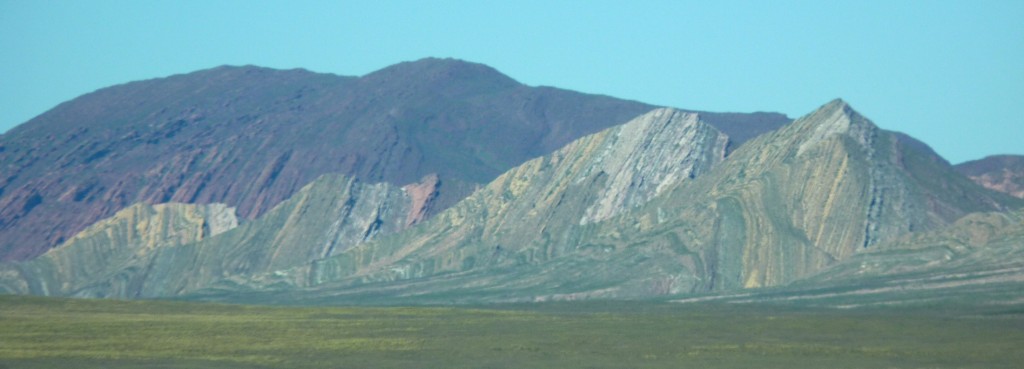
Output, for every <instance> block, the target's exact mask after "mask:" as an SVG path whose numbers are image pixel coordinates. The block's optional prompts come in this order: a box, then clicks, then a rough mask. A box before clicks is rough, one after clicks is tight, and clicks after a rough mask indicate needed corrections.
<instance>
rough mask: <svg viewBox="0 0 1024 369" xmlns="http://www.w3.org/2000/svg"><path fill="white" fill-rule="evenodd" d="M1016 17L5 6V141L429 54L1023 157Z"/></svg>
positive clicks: (272, 5) (263, 5)
mask: <svg viewBox="0 0 1024 369" xmlns="http://www.w3.org/2000/svg"><path fill="white" fill-rule="evenodd" d="M684 3H686V4H684ZM1021 19H1024V2H1020V1H984V2H966V1H961V2H936V1H900V2H887V1H869V2H844V3H835V2H789V1H771V2H713V3H707V2H697V3H692V4H690V3H688V2H679V1H664V2H656V1H647V2H642V3H640V4H636V3H628V4H627V3H617V2H616V3H612V2H584V1H563V2H555V3H552V2H547V1H516V2H504V3H500V4H495V3H494V2H465V1H462V2H457V1H451V2H445V1H441V2H422V1H387V2H320V1H308V2H302V3H299V4H295V3H293V2H284V1H263V2H258V3H253V2H248V1H216V2H206V1H180V2H159V3H153V2H137V1H76V2H30V1H10V0H0V132H6V131H7V130H9V129H10V128H11V127H13V126H15V125H17V124H21V123H23V122H25V121H27V120H29V119H31V118H32V117H34V116H36V115H39V114H41V113H43V112H44V111H46V110H49V109H51V108H53V107H54V106H56V105H57V104H59V103H61V102H64V101H67V100H70V99H72V98H74V97H76V96H80V95H82V94H85V93H88V92H91V91H93V90H96V89H99V88H102V87H107V86H110V85H114V84H119V83H124V82H129V81H134V80H141V79H149V78H155V77H163V76H168V75H171V74H178V73H186V72H191V71H195V70H199V69H204V68H210V67H214V66H217V65H224V64H230V65H245V64H253V65H260V66H266V67H272V68H300V67H301V68H306V69H310V70H313V71H317V72H328V73H335V74H339V75H347V76H358V75H364V74H366V73H369V72H372V71H374V70H377V69H380V68H383V67H386V66H388V65H392V64H394V63H397V62H400V61H407V60H416V59H420V58H422V57H427V56H437V57H456V58H460V59H465V60H469V61H474V62H479V63H484V64H487V65H490V66H492V67H494V68H496V69H498V70H499V71H501V72H503V73H505V74H507V75H509V76H511V77H512V78H515V79H517V80H518V81H520V82H523V83H525V84H529V85H550V86H556V87H561V88H566V89H572V90H578V91H582V92H588V93H600V94H607V95H611V96H615V97H620V98H626V99H634V100H639V101H642V102H645V103H649V104H655V105H667V106H674V107H680V108H687V109H699V110H711V111H741V112H750V111H777V112H781V113H785V114H788V115H789V116H793V117H795V116H799V115H801V114H803V113H805V112H807V111H811V110H812V109H814V108H815V107H816V106H818V105H820V104H821V103H822V102H824V101H828V100H829V99H832V98H837V97H841V98H843V99H845V100H846V101H849V102H851V103H852V104H855V105H856V106H857V107H858V108H859V109H860V110H861V111H863V112H865V113H866V114H868V115H869V118H871V119H872V120H873V121H874V122H876V123H877V124H878V125H880V126H881V127H883V128H886V129H891V130H898V131H903V132H906V133H909V134H911V135H913V136H914V137H917V138H919V139H921V140H923V141H925V142H926V143H928V144H929V145H931V146H932V147H934V148H935V149H936V150H937V151H938V152H939V153H940V154H941V155H943V156H944V157H945V158H946V159H948V160H949V161H951V162H954V163H957V162H962V161H966V160H970V159H977V158H981V157H984V156H987V155H991V154H1024V145H1021V144H1020V142H1021V137H1024V125H1022V123H1024V122H1022V121H1021V118H1020V113H1019V108H1020V102H1021V101H1022V98H1024V68H1021V66H1022V65H1024V44H1022V40H1024V22H1021V21H1020V20H1021Z"/></svg>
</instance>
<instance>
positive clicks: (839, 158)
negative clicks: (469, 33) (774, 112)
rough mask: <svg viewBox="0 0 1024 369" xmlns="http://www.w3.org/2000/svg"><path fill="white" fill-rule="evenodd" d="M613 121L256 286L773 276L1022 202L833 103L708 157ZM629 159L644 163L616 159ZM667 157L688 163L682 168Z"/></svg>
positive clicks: (587, 290)
mask: <svg viewBox="0 0 1024 369" xmlns="http://www.w3.org/2000/svg"><path fill="white" fill-rule="evenodd" d="M664 113H665V112H664V111H662V112H660V114H664ZM657 114H659V112H655V113H652V114H651V115H648V116H647V118H646V119H648V121H650V120H649V118H651V117H653V116H657ZM643 121H644V119H640V120H637V121H634V122H633V123H630V124H638V123H637V122H643ZM667 121H674V122H676V123H677V124H678V123H679V122H682V121H686V119H681V120H679V119H676V120H673V119H669V120H665V121H662V122H667ZM630 124H627V125H626V126H623V127H622V128H618V130H621V131H626V130H628V128H625V127H628V126H630ZM669 126H671V125H669ZM676 127H677V128H679V129H676V130H671V131H672V132H686V131H689V130H692V129H697V130H698V131H699V130H700V129H699V128H697V127H700V125H686V124H680V125H678V126H676ZM683 127H687V128H683ZM614 131H615V129H613V130H609V131H606V132H603V133H601V134H599V135H595V136H591V137H589V138H584V139H582V140H580V141H577V142H575V143H573V144H570V145H569V146H567V147H566V148H565V149H563V150H559V151H557V152H556V153H554V154H552V155H550V156H548V157H545V158H542V159H538V160H534V161H530V162H527V163H526V164H524V165H523V166H520V167H518V168H516V169H513V170H511V171H509V172H508V173H506V174H505V175H503V176H501V177H499V178H498V179H497V180H495V181H494V182H492V183H491V184H489V185H488V186H487V187H485V188H484V189H483V190H481V191H479V192H477V193H476V194H474V195H473V196H471V197H470V198H468V199H466V200H465V201H463V202H461V203H459V204H458V205H456V206H454V207H452V208H451V209H449V210H447V211H445V212H444V213H442V214H440V215H439V216H438V217H436V218H435V219H432V220H430V221H427V222H424V223H422V224H421V225H420V226H418V227H415V228H413V229H410V230H409V231H406V232H403V233H400V234H397V235H394V236H390V237H384V238H381V239H380V240H378V241H374V242H371V243H367V244H364V245H361V246H358V247H355V248H353V249H351V250H349V251H348V252H345V253H342V254H339V255H337V256H335V257H332V258H328V259H325V260H321V261H317V262H315V263H313V264H311V265H310V266H309V267H306V268H298V269H295V270H292V271H291V274H290V275H289V276H288V277H287V278H277V279H271V280H272V281H273V283H263V284H261V285H258V286H255V287H253V288H254V289H255V290H260V289H262V290H264V291H268V290H269V291H271V292H266V293H265V294H263V295H262V296H274V293H275V292H272V291H274V290H275V289H276V290H278V291H294V288H295V286H299V287H302V288H304V289H305V290H304V291H305V292H304V294H300V295H289V296H304V297H302V298H306V299H311V300H315V301H360V299H367V298H371V299H379V300H380V301H388V302H396V301H435V302H442V301H447V302H450V301H481V300H485V301H523V300H543V299H579V298H596V297H605V298H608V297H612V298H641V297H650V296H652V295H660V294H678V293H690V292H708V291H726V290H735V289H743V288H757V287H770V286H782V285H786V284H788V283H791V282H793V281H796V280H800V279H801V278H805V277H808V276H810V275H813V274H815V273H817V272H819V271H821V270H823V269H825V268H827V267H830V266H832V265H835V264H837V263H839V262H841V261H843V260H847V259H849V258H851V257H853V256H854V255H857V254H858V253H861V252H864V251H865V250H870V249H872V248H874V247H876V246H877V245H880V244H885V243H887V242H893V241H894V240H897V239H900V238H901V237H904V236H906V235H909V234H913V233H917V232H926V231H931V230H938V229H941V228H943V227H947V226H949V225H950V224H953V223H954V222H955V221H956V220H957V219H959V218H961V217H963V216H965V215H967V214H969V213H972V212H979V211H1005V210H1009V209H1012V208H1018V207H1020V206H1022V205H1024V202H1022V201H1020V200H1019V199H1015V198H1012V197H1009V196H1006V195H1004V194H1000V193H996V192H993V191H989V190H987V189H984V188H982V187H980V186H978V185H977V184H975V183H973V182H971V181H969V180H967V179H966V178H964V177H963V176H961V175H959V174H957V173H956V172H954V171H953V169H952V167H951V166H950V165H949V164H948V163H947V162H945V161H944V160H942V159H941V158H940V157H938V156H937V155H934V153H933V152H931V150H930V149H928V148H927V146H925V145H923V144H921V143H920V142H918V141H915V140H913V139H911V138H909V137H907V136H905V135H902V134H899V133H895V132H887V131H884V130H881V129H879V128H878V127H876V126H875V125H874V124H872V123H871V122H870V121H869V120H867V119H866V118H864V117H863V116H862V115H860V114H858V113H857V112H856V111H854V110H853V109H852V108H851V107H850V106H849V105H847V104H846V103H845V102H843V101H841V100H836V101H833V102H830V103H828V104H826V105H824V106H822V107H821V108H820V109H818V110H817V111H815V112H813V113H811V114H809V115H807V116H804V117H803V118H801V119H799V120H797V121H796V122H794V123H792V124H790V125H788V126H786V127H783V128H782V129H779V130H777V131H775V132H772V133H769V134H767V135H763V136H760V137H758V138H756V139H754V140H751V141H750V142H748V143H747V144H745V145H744V146H742V147H740V148H739V149H737V150H736V151H735V152H734V153H733V154H732V155H730V156H729V157H728V158H726V159H725V160H724V161H721V162H720V163H718V164H714V163H715V162H716V160H717V159H714V158H718V157H719V155H720V154H718V153H721V146H719V145H720V143H721V142H722V140H721V136H718V135H717V134H705V135H689V136H686V137H688V138H687V139H686V140H680V141H675V142H677V143H680V144H678V145H675V146H666V145H647V144H626V143H636V142H662V140H660V139H657V138H656V137H657V136H658V134H659V133H660V132H667V131H669V130H665V131H657V130H643V129H641V130H636V131H635V132H638V133H640V134H639V136H634V135H623V134H621V133H612V132H614ZM641 136H642V137H644V138H642V139H635V138H636V137H641ZM598 137H602V138H600V139H598ZM612 138H625V139H621V140H614V139H612ZM671 141H672V140H666V141H665V142H671ZM596 143H602V144H604V143H607V146H597V147H595V146H592V145H593V144H596ZM619 143H623V144H626V146H625V148H626V149H625V151H623V152H621V153H619V154H616V156H615V158H616V159H615V160H608V161H607V162H606V160H607V159H606V158H607V157H605V156H602V155H601V153H603V152H610V151H612V150H619V148H618V147H617V146H616V145H617V144H619ZM711 143H715V144H711ZM669 147H672V148H671V149H669ZM629 148H633V149H629ZM634 150H635V151H634ZM661 150H668V151H667V152H672V153H674V154H671V153H666V152H665V151H661ZM711 153H715V154H711ZM634 154H635V155H634ZM632 157H637V158H646V159H644V160H643V161H640V162H634V163H630V164H628V165H623V166H618V165H617V164H618V162H617V161H616V160H618V159H620V158H632ZM655 158H657V159H655ZM685 158H708V159H709V160H693V161H689V160H686V159H685ZM670 159H671V160H672V161H673V162H674V163H691V164H690V167H689V168H692V171H691V169H686V168H687V167H685V166H683V165H680V166H678V167H676V166H673V165H672V164H670V163H665V160H670ZM577 163H586V164H582V165H578V164H577ZM662 164H665V165H662ZM605 165H608V166H605ZM680 167H682V168H680ZM709 167H710V168H711V169H710V170H706V171H705V170H703V169H699V168H709ZM613 168H630V169H629V170H626V171H625V172H623V171H621V170H619V171H616V169H613ZM636 168H643V169H650V170H651V172H643V169H640V170H638V171H637V172H633V170H637V169H636ZM668 168H672V169H668ZM673 170H674V171H675V172H673ZM581 173H584V174H585V175H581ZM672 173H674V174H672ZM686 173H691V174H693V176H694V177H695V178H693V179H689V177H690V175H686ZM678 178H686V179H687V180H676V179H678ZM649 181H652V182H649ZM659 181H661V182H659ZM623 183H630V185H628V186H622V185H621V184H623ZM574 185H575V186H578V187H574ZM624 188H625V189H628V191H627V192H625V193H624V192H622V191H621V190H622V189H624ZM632 196H635V197H632ZM606 204H607V205H609V206H607V207H605V205H606ZM605 209H612V210H611V211H607V212H606V211H605ZM274 283H276V287H272V286H271V285H272V284H274ZM206 296H212V295H206ZM221 296H223V294H222V295H221Z"/></svg>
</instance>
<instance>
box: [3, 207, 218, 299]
mask: <svg viewBox="0 0 1024 369" xmlns="http://www.w3.org/2000/svg"><path fill="white" fill-rule="evenodd" d="M234 210H235V209H234V208H230V207H227V206H226V205H224V204H209V205H189V204H174V203H172V204H158V205H145V204H136V205H133V206H130V207H127V208H125V209H123V210H121V211H119V212H117V214H115V215H114V216H113V217H111V218H108V219H104V220H103V221H100V222H98V223H96V224H94V225H92V226H90V227H89V228H86V229H85V230H84V231H82V232H80V233H78V234H77V235H75V236H74V237H72V238H71V239H69V240H68V241H67V242H65V243H64V244H62V245H61V246H60V247H57V248H55V249H53V250H50V251H49V252H47V253H46V254H43V255H42V256H40V257H38V258H36V259H34V260H32V261H30V262H25V263H21V264H17V263H7V264H2V265H0V289H2V290H4V291H6V292H12V293H32V294H39V295H70V296H93V294H92V293H91V292H90V291H89V289H90V288H91V286H90V285H92V284H95V283H96V282H97V281H102V282H103V284H104V286H103V288H104V289H106V290H109V291H111V292H110V293H109V294H104V295H103V296H119V297H135V296H136V295H135V294H133V292H134V291H133V289H134V286H133V285H132V282H133V278H131V276H130V275H131V274H132V273H145V272H146V268H145V266H146V265H145V260H147V259H148V258H149V257H150V256H151V255H153V254H154V253H156V252H157V250H159V249H162V248H168V247H176V246H180V245H184V244H187V243H192V242H196V241H201V240H204V239H208V238H210V237H214V236H217V235H219V234H222V233H224V232H227V231H230V230H232V229H234V228H235V227H237V226H238V219H237V218H236V217H235V212H234ZM136 267H138V268H140V269H138V270H132V269H134V268H136Z"/></svg>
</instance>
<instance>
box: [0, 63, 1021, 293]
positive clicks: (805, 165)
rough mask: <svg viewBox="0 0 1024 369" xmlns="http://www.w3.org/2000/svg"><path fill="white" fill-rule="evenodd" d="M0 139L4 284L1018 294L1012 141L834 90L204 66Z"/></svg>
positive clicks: (24, 289)
mask: <svg viewBox="0 0 1024 369" xmlns="http://www.w3.org/2000/svg"><path fill="white" fill-rule="evenodd" d="M76 132H77V133H76ZM0 163H3V164H4V167H5V168H12V169H11V171H10V172H9V173H11V174H10V175H7V174H6V173H8V172H5V177H6V179H4V181H5V182H3V183H2V184H0V191H3V192H0V196H2V198H0V199H2V200H0V216H2V217H0V232H2V233H0V235H2V236H3V238H2V239H3V240H4V244H3V245H2V246H0V247H3V248H4V249H3V250H5V251H4V254H3V256H4V257H5V258H6V259H8V260H11V261H10V262H7V263H3V264H0V291H6V292H8V293H22V294H25V293H28V294H41V295H64V296H79V297H116V298H170V297H173V298H185V299H204V300H218V301H233V302H263V303H295V304H307V303H308V304H313V303H361V302H367V303H452V302H464V303H476V302H516V301H544V300H571V299H590V298H615V299H634V298H652V297H659V296H660V297H666V296H717V297H709V298H720V299H731V300H732V301H742V300H744V299H753V298H754V297H751V296H753V294H756V293H762V294H761V295H759V296H760V297H758V298H764V299H771V298H791V299H806V300H815V301H817V300H816V299H818V300H820V299H825V300H829V299H832V300H835V299H834V297H835V296H857V295H858V294H868V293H867V292H864V290H863V288H868V287H866V286H874V287H871V288H874V289H872V291H876V292H877V291H893V290H898V289H900V288H905V287H906V286H908V285H914V286H918V287H920V288H919V290H921V291H939V290H944V289H946V288H954V287H955V288H956V289H957V291H962V290H966V291H974V292H977V291H980V290H984V288H988V287H991V288H993V289H992V291H996V292H997V293H998V294H1000V296H1003V297H1004V299H1003V300H1002V301H1019V298H1020V297H1022V296H1019V292H1015V291H1019V290H1020V289H1019V288H1015V287H1016V286H1019V283H1020V282H1021V281H1024V268H1022V267H1020V259H1019V256H1018V254H1020V252H1021V250H1024V244H1022V243H1021V240H1022V238H1021V237H1022V236H1021V234H1020V229H1022V228H1024V227H1022V219H1024V218H1022V217H1021V215H1020V211H1019V210H1016V209H1020V208H1022V207H1024V200H1022V199H1021V198H1019V197H1014V196H1011V195H1017V196H1019V195H1020V194H1019V193H1017V192H1014V191H1015V188H1016V189H1018V190H1019V187H1013V186H1012V184H1013V183H1015V181H1016V182H1019V181H1018V180H1019V179H1020V178H1022V176H1021V175H1020V174H1021V173H1022V171H1021V170H1020V166H1019V165H1018V166H1014V165H1015V164H1014V163H1017V164H1019V163H1020V162H1019V161H1013V160H1012V158H1010V159H1006V160H1002V159H1000V160H996V161H995V162H994V163H993V159H987V161H985V162H984V163H982V164H978V163H965V164H962V165H959V166H955V167H954V166H953V165H951V164H950V163H948V162H947V161H946V160H944V159H943V158H942V157H941V156H939V155H938V154H936V153H935V152H934V151H932V150H931V149H930V148H929V147H928V146H927V145H926V144H924V143H922V142H920V141H918V140H915V139H913V138H912V137H910V136H907V135H905V134H901V133H898V132H891V131H886V130H883V129H880V128H878V127H877V126H876V125H875V124H874V123H873V122H871V121H870V120H869V119H867V118H866V117H865V116H863V115H861V114H860V113H859V112H857V111H856V110H854V109H853V108H852V107H851V106H850V104H848V103H847V102H845V101H842V100H838V99H837V100H833V101H831V102H828V103H826V104H824V105H823V106H821V107H820V108H818V109H817V110H815V111H813V112H810V113H808V114H807V115H804V116H803V117H801V118H799V119H796V120H795V121H791V120H790V119H789V118H787V117H785V116H784V115H781V114H775V113H753V114H740V113H707V112H700V111H690V110H680V109H673V108H658V107H653V106H650V105H646V104H642V103H638V102H632V101H624V100H618V99H614V98H610V97H605V96H594V95H586V94H580V93H576V92H572V91H565V90H558V89H554V88H547V87H528V86H524V85H521V84H519V83H517V82H515V81H514V80H512V79H510V78H508V77H506V76H504V75H501V74H500V73H498V72H496V71H494V70H493V69H491V68H489V67H486V66H483V65H479V64H473V63H467V62H462V61H457V60H441V59H424V60H420V61H416V62H410V63H403V64H399V65H396V66H392V67H388V68H385V69H383V70H381V71H378V72H374V73H371V74H369V75H366V76H363V77H358V78H351V77H337V76H331V75H320V74H315V73H311V72H306V71H301V70H294V71H274V70H268V69H262V68H255V67H242V68H217V69H213V70H207V71H200V72H196V73H192V74H187V75H181V76H173V77H169V78H166V79H159V80H151V81H143V82H135V83H130V84H126V85H122V86H115V87H112V88H108V89H104V90H100V91H97V92H95V93H93V94H89V95H85V96H83V97H81V98H78V99H75V100H73V101H70V102H68V103H65V104H62V105H61V106H58V107H57V108H55V109H54V110H51V111H50V112H47V113H45V114H43V115H41V116H40V117H37V118H36V119H33V120H32V121H29V122H27V123H26V124H24V125H22V126H19V127H17V128H15V129H14V130H12V131H11V132H8V133H6V134H4V135H3V136H0ZM993 173H994V174H993ZM996 190H998V191H996ZM999 191H1004V192H1005V193H1004V192H999ZM51 248H52V249H51ZM929 278H930V279H929ZM923 280H925V281H928V282H927V283H925V282H922V281H923ZM956 281H966V282H963V283H959V282H956ZM737 291H762V292H737ZM836 291H844V292H836ZM851 291H852V292H851ZM858 291H859V292H858ZM996 292H994V293H996ZM709 294H710V295H709ZM780 296H781V297H780ZM823 296H824V297H823ZM885 296H886V298H893V297H892V294H888V295H885ZM1014 299H1017V300H1014ZM832 300H829V301H832ZM837 301H838V300H837ZM843 301H847V300H843ZM847 303H849V301H847ZM837 304H838V303H837ZM851 304H852V303H851Z"/></svg>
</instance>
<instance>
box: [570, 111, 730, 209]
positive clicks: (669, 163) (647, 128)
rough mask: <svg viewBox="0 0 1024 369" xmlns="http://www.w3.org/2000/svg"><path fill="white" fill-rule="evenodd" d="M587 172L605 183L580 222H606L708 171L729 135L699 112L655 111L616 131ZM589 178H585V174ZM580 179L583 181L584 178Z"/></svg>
mask: <svg viewBox="0 0 1024 369" xmlns="http://www.w3.org/2000/svg"><path fill="white" fill-rule="evenodd" d="M607 136H608V142H607V143H606V145H605V146H604V148H603V149H602V150H601V151H600V152H599V153H597V154H596V155H595V157H594V158H593V162H592V166H591V167H590V168H588V169H587V171H586V174H588V175H589V173H592V172H595V171H600V172H602V173H604V174H605V175H607V176H608V181H607V182H606V183H607V185H606V187H604V188H603V189H601V191H600V194H599V195H598V199H599V200H598V201H595V203H594V204H592V205H591V206H590V207H589V208H588V209H587V212H586V215H585V216H584V217H583V219H581V221H580V223H582V224H585V223H591V222H596V221H600V220H603V219H607V218H609V217H611V216H612V215H614V214H617V213H619V212H620V211H622V210H623V209H628V208H632V207H636V206H639V205H642V204H644V203H646V202H647V201H649V200H650V199H651V198H653V197H655V196H657V195H659V194H661V193H662V192H664V191H665V189H667V188H669V187H671V186H672V185H674V184H676V183H678V182H679V181H681V180H683V179H687V178H694V177H696V176H698V175H699V174H701V173H703V172H705V171H707V170H708V169H709V168H711V167H712V166H713V165H715V164H717V163H718V162H720V161H721V160H722V159H723V158H724V157H725V149H726V144H727V142H728V137H727V136H726V135H724V134H722V133H721V132H719V131H718V130H716V129H715V128H713V127H711V126H710V125H707V124H705V123H703V122H702V121H701V120H700V117H699V116H698V115H697V114H695V113H688V112H682V111H679V110H675V109H668V108H662V109H656V110H654V111H651V112H649V113H647V114H644V115H642V116H640V117H637V118H636V119H633V120H632V121H630V122H628V123H626V124H624V125H622V126H619V127H616V128H613V129H612V130H611V131H610V132H609V133H608V135H607ZM583 177H585V176H583ZM583 177H581V178H583Z"/></svg>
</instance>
